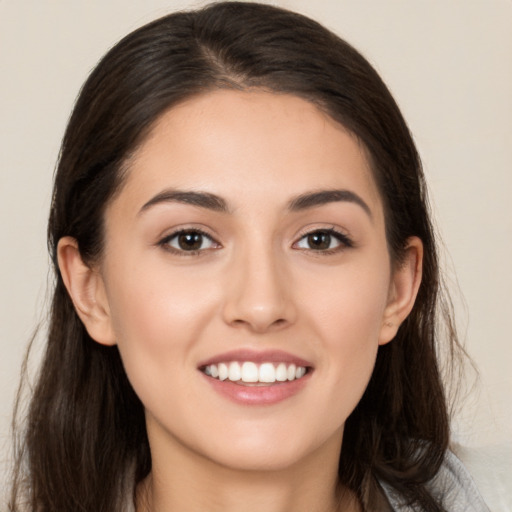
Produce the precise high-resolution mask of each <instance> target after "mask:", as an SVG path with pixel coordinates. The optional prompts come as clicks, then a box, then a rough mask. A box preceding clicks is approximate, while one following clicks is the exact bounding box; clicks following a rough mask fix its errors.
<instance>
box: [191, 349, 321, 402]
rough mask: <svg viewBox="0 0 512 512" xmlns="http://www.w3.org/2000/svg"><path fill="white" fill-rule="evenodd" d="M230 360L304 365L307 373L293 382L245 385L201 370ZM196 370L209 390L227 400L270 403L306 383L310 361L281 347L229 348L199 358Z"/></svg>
mask: <svg viewBox="0 0 512 512" xmlns="http://www.w3.org/2000/svg"><path fill="white" fill-rule="evenodd" d="M232 361H239V362H243V361H252V362H254V363H286V364H292V363H293V364H295V365H296V366H304V367H306V368H307V369H308V372H307V373H306V375H304V377H301V378H300V379H296V380H293V381H286V382H276V383H273V384H269V385H247V384H245V383H244V384H242V383H236V382H231V381H229V380H223V381H221V380H219V379H215V378H212V377H209V376H208V375H206V374H205V373H203V372H202V371H201V369H202V368H204V367H205V366H208V365H211V364H219V363H229V362H232ZM198 370H199V372H200V374H201V376H202V378H204V379H205V380H206V382H207V384H209V385H210V386H211V387H212V389H213V390H214V391H215V392H216V393H218V394H219V395H221V396H222V397H224V398H227V399H228V400H230V401H232V402H235V403H237V404H240V405H252V406H257V405H261V406H264V405H273V404H277V403H279V402H282V401H284V400H286V399H288V398H291V397H293V396H294V395H296V394H297V393H299V392H300V391H301V390H302V389H303V388H304V386H306V385H307V383H308V382H309V380H310V379H311V375H312V373H313V371H312V370H313V367H312V364H311V363H310V362H309V361H306V360H305V359H302V358H300V357H297V356H295V355H293V354H290V353H288V352H284V351H282V350H264V351H254V350H244V349H241V350H233V351H230V352H224V353H222V354H218V355H216V356H214V357H211V358H209V359H206V360H204V361H201V362H200V363H199V364H198Z"/></svg>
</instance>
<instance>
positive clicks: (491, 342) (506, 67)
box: [0, 0, 512, 512]
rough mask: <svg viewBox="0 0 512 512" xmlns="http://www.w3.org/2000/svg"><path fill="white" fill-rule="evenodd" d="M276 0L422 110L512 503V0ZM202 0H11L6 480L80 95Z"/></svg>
mask: <svg viewBox="0 0 512 512" xmlns="http://www.w3.org/2000/svg"><path fill="white" fill-rule="evenodd" d="M274 3H276V4H278V5H282V6H285V7H288V8H291V9H295V10H298V11H301V12H303V13H306V14H309V15H311V16H312V17H314V18H316V19H317V20H318V21H320V22H323V23H324V24H325V25H327V26H328V27H329V28H331V29H333V30H334V31H335V32H337V33H338V34H339V35H341V36H342V37H344V38H346V39H347V40H348V41H349V42H351V43H352V44H354V45H355V46H356V47H357V48H358V49H359V50H361V51H362V52H363V53H364V54H365V55H366V56H367V57H368V58H369V60H370V61H371V62H372V63H373V64H374V65H375V66H376V67H377V69H378V71H379V72H380V73H381V74H382V76H383V78H384V80H385V81H386V82H387V84H388V85H389V86H390V88H391V90H392V92H393V93H394V94H395V97H396V99H397V101H398V103H399V105H400V106H401V108H402V110H403V112H404V115H405V117H406V119H407V120H408V122H409V125H410V127H411V130H412V132H413V134H414V136H415V139H416V141H417V144H418V146H419V149H420V152H421V154H422V156H423V160H424V165H425V170H426V174H427V178H428V181H429V184H430V188H431V192H432V198H433V207H434V211H435V215H436V219H437V224H438V227H439V230H440V232H441V233H442V236H443V240H444V243H445V245H446V247H447V249H446V251H445V253H444V259H445V268H446V273H447V276H448V280H449V282H450V283H451V285H452V287H453V289H454V291H455V292H456V293H455V297H454V298H455V302H456V307H457V313H458V319H459V325H460V327H461V333H462V334H463V335H465V339H466V342H467V347H468V351H469V353H470V354H471V355H472V357H473V358H474V360H475V361H476V364H477V366H478V368H479V371H480V380H479V382H478V383H477V384H476V387H475V389H474V391H473V393H472V394H471V395H470V398H469V399H468V400H467V401H466V402H465V406H464V408H463V409H462V411H461V412H460V413H459V415H458V416H457V421H456V423H455V426H454V430H455V436H456V439H458V441H459V442H460V444H461V447H460V448H459V453H460V455H461V456H462V457H463V459H464V460H465V462H466V464H467V465H468V467H469V468H470V470H471V471H472V473H473V474H474V477H475V479H476V481H477V483H478V485H479V487H480V489H481V491H482V493H483V494H484V496H485V498H486V500H487V501H488V502H489V505H490V506H491V509H492V510H493V511H499V512H501V511H510V510H512V477H510V476H509V475H512V412H511V411H512V398H511V394H512V371H511V369H510V368H511V367H512V336H511V332H512V299H511V293H512V270H511V265H512V207H511V203H512V1H511V0H460V1H457V0H437V1H436V0H433V1H427V0H408V1H407V0H402V1H398V0H395V1H392V0H367V1H364V0H363V1H361V0H315V1H312V0H309V1H308V0H281V1H276V2H274ZM201 4H202V3H201V2H190V1H188V2H187V1H176V0H175V1H172V0H167V1H164V0H152V1H143V0H116V1H113V0H112V1H105V0H94V1H93V0H88V1H85V0H82V1H79V0H76V1H73V2H69V1H65V0H0V73H1V75H0V76H1V80H0V228H1V231H0V237H1V238H0V240H1V242H0V243H1V249H2V250H1V258H2V259H1V261H2V264H1V266H0V354H1V356H0V489H1V488H2V487H3V485H2V481H3V479H4V478H5V476H2V473H4V472H5V468H6V463H7V459H8V454H9V438H8V436H9V422H10V414H11V408H12V402H13V397H14V394H15V390H16V387H17V382H18V378H19V373H20V365H21V361H22V357H23V354H24V350H25V347H26V344H27V341H28V339H29V337H30V335H31V332H32V331H33V329H34V327H35V325H36V323H37V322H38V321H40V320H42V319H44V312H45V304H46V302H45V301H46V298H45V297H46V280H47V274H48V271H47V269H48V258H47V255H46V247H45V224H46V216H47V211H48V206H49V198H50V187H51V178H52V172H53V167H54V163H55V160H56V157H57V154H58V150H59V142H60V138H61V136H62V133H63V130H64V127H65V123H66V120H67V117H68V115H69V113H70V110H71V107H72V104H73V101H74V98H75V96H76V94H77V92H78V90H79V88H80V86H81V84H82V82H83V81H84V79H85V78H86V76H87V74H88V72H89V71H90V70H91V68H92V67H93V66H94V64H95V63H96V62H97V61H98V59H99V58H100V57H101V55H102V54H103V53H104V52H105V51H106V50H107V49H108V48H109V47H110V46H111V45H112V44H114V43H115V42H116V41H117V40H118V39H119V38H120V37H121V36H123V35H124V34H125V33H127V32H128V31H130V30H132V29H134V28H136V27H138V26H139V25H141V24H142V23H144V22H146V21H149V20H151V19H153V18H155V17H157V16H160V15H163V14H165V13H167V12H169V11H172V10H174V9H176V8H184V7H190V6H194V5H195V6H197V5H201ZM457 283H458V284H457ZM458 288H460V291H461V293H459V292H457V289H458ZM462 297H463V298H462ZM0 496H1V493H0ZM0 499H1V498H0ZM0 503H1V501H0ZM0 508H3V507H1V506H0Z"/></svg>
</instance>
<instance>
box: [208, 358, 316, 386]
mask: <svg viewBox="0 0 512 512" xmlns="http://www.w3.org/2000/svg"><path fill="white" fill-rule="evenodd" d="M203 371H204V373H206V375H209V376H210V377H213V378H215V379H219V380H230V381H232V382H238V381H242V382H286V381H289V380H295V379H300V378H301V377H304V375H305V374H306V368H305V367H304V366H296V365H294V364H293V363H292V364H285V363H279V364H278V365H277V366H274V365H273V363H263V364H260V365H257V364H256V363H252V362H250V361H246V362H245V363H238V362H236V361H233V362H232V363H220V364H210V365H208V366H205V367H204V368H203Z"/></svg>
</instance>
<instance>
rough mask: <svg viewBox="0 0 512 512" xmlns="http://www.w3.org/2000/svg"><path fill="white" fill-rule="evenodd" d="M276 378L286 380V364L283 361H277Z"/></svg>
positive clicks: (281, 380)
mask: <svg viewBox="0 0 512 512" xmlns="http://www.w3.org/2000/svg"><path fill="white" fill-rule="evenodd" d="M276 380H277V381H278V382H284V381H285V380H288V371H287V370H286V365H285V364H284V363H279V365H278V366H277V368H276Z"/></svg>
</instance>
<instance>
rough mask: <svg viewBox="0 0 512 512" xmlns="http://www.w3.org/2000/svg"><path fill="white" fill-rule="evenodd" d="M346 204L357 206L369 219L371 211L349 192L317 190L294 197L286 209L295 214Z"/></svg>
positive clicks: (354, 194)
mask: <svg viewBox="0 0 512 512" xmlns="http://www.w3.org/2000/svg"><path fill="white" fill-rule="evenodd" d="M336 202H348V203H354V204H357V205H359V206H360V207H361V208H362V209H363V210H364V211H365V212H366V213H367V214H368V216H369V217H370V218H372V211H371V210H370V207H369V206H368V205H367V204H366V203H365V201H364V200H363V199H362V198H361V197H360V196H358V195H357V194H356V193H355V192H352V191H350V190H343V189H342V190H319V191H316V192H310V193H307V194H302V195H300V196H297V197H295V198H294V199H292V200H291V201H290V202H289V203H288V209H289V210H291V211H293V212H296V211H301V210H307V209H308V208H314V207H315V206H322V205H324V204H328V203H336Z"/></svg>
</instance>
